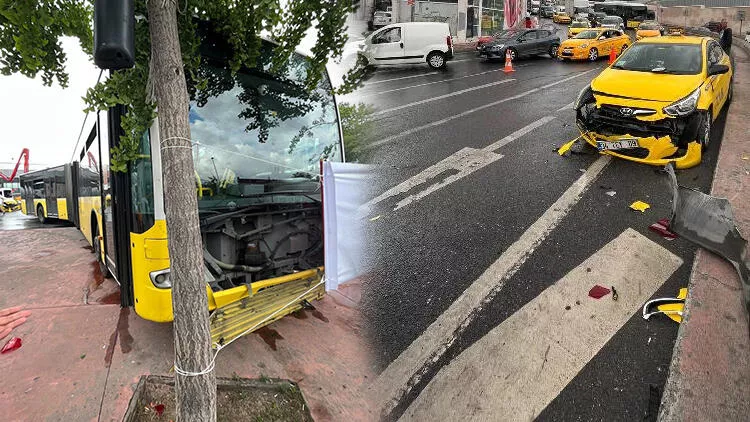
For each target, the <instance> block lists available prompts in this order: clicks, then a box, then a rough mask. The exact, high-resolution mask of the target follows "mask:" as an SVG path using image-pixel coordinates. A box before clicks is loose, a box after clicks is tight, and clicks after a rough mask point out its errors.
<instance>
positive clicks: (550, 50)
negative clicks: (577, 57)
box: [549, 44, 560, 59]
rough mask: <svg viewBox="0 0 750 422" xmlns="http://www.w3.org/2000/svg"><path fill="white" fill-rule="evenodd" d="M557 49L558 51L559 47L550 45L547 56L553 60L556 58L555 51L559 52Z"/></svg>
mask: <svg viewBox="0 0 750 422" xmlns="http://www.w3.org/2000/svg"><path fill="white" fill-rule="evenodd" d="M559 49H560V46H559V45H557V44H552V45H551V46H550V47H549V56H550V57H552V58H553V59H554V58H556V57H557V50H559Z"/></svg>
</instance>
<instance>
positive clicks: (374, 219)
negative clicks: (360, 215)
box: [370, 214, 381, 221]
mask: <svg viewBox="0 0 750 422" xmlns="http://www.w3.org/2000/svg"><path fill="white" fill-rule="evenodd" d="M380 217H381V215H380V214H378V215H376V216H375V217H372V218H371V219H370V221H376V220H378V219H379V218H380Z"/></svg>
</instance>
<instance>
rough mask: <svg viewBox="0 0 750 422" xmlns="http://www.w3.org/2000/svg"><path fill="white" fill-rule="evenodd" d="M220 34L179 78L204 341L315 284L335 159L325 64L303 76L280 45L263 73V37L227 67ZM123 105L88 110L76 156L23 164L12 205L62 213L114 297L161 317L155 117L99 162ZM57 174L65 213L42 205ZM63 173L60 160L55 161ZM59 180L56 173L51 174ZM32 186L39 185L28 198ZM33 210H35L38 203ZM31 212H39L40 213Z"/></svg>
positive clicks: (168, 300)
mask: <svg viewBox="0 0 750 422" xmlns="http://www.w3.org/2000/svg"><path fill="white" fill-rule="evenodd" d="M226 52H227V46H226V44H224V43H223V41H222V40H220V39H216V38H210V37H209V40H208V41H206V40H205V39H204V43H203V46H202V48H201V63H202V64H201V68H200V71H201V72H204V76H206V77H207V78H208V80H209V84H208V87H207V88H205V89H203V90H200V89H195V90H191V104H190V110H189V121H190V129H191V134H192V142H193V160H194V162H195V169H196V173H195V175H194V178H195V184H196V195H197V197H198V208H199V214H200V229H201V233H202V239H203V257H204V268H205V271H204V274H205V281H206V290H207V293H208V302H209V308H210V310H211V311H213V312H212V316H211V328H212V335H213V340H214V342H215V343H216V344H223V343H225V342H227V341H231V340H232V339H233V338H236V337H237V336H238V335H240V334H242V333H245V332H248V331H251V330H254V329H257V328H260V327H262V326H264V325H266V324H268V323H270V322H272V321H275V320H277V319H279V318H281V317H283V316H284V315H287V314H289V313H291V312H294V311H297V310H299V309H301V308H302V307H304V306H308V305H309V301H312V300H313V299H319V298H321V297H322V295H323V294H324V292H325V289H324V286H323V283H322V280H323V278H322V277H323V216H322V192H321V184H320V178H319V174H320V170H319V167H320V164H319V163H320V160H335V161H343V160H344V150H343V140H342V134H341V126H340V122H339V117H338V110H337V107H336V102H335V97H334V95H333V88H332V85H331V83H330V80H329V78H328V76H327V75H325V77H324V78H323V80H322V81H321V82H320V83H319V84H318V86H317V87H316V88H314V89H309V88H306V86H305V79H306V77H307V71H308V69H309V65H310V63H309V59H308V58H307V57H306V56H304V55H302V54H294V55H292V57H291V58H290V59H289V62H288V63H287V66H286V69H285V71H284V72H281V74H278V73H275V74H271V73H270V69H271V59H272V57H273V45H272V44H271V43H270V42H266V41H264V43H263V47H262V52H261V55H260V57H259V58H258V64H257V66H256V67H255V68H253V69H241V70H240V71H239V72H238V73H236V74H235V75H232V73H231V72H230V67H229V64H228V60H227V53H226ZM123 111H124V110H123V109H122V108H120V107H115V108H113V109H110V110H109V111H106V112H99V113H98V114H96V115H95V119H94V120H95V121H94V124H93V127H92V128H91V130H90V132H88V136H87V137H86V138H85V139H84V138H82V139H81V141H83V142H82V145H83V146H82V148H80V150H78V151H77V153H76V161H75V162H73V163H71V164H68V165H65V166H62V167H59V168H56V169H62V170H63V171H62V172H58V170H55V169H49V170H46V171H43V172H37V173H30V174H28V175H24V178H23V183H24V187H25V188H24V193H25V198H26V201H25V209H24V212H26V213H27V214H32V215H38V216H39V215H41V216H42V217H40V219H41V220H43V219H46V218H48V217H55V218H67V219H70V220H71V221H73V222H75V223H76V224H77V225H78V227H79V228H80V230H81V233H82V234H83V235H84V236H85V237H86V239H87V240H88V241H89V243H90V244H91V245H92V249H93V250H94V251H95V253H96V254H97V258H98V259H99V261H100V265H101V267H102V270H103V271H104V272H105V273H106V274H108V275H111V276H112V277H114V279H115V280H117V282H118V283H119V285H120V289H121V291H120V293H121V304H122V306H133V307H134V308H135V311H136V313H137V314H138V315H139V316H141V317H143V318H145V319H147V320H151V321H158V322H168V321H171V320H172V319H173V314H172V297H171V283H172V280H171V279H170V274H169V253H168V249H167V224H166V221H165V214H164V194H163V192H164V188H165V187H164V184H163V182H162V165H163V163H162V161H161V154H160V148H159V145H160V137H159V129H158V122H154V124H153V125H152V127H151V128H150V130H148V131H147V132H146V133H144V134H143V136H142V137H141V139H140V145H139V151H138V154H137V158H136V159H135V160H134V161H133V162H131V163H129V165H128V171H127V172H113V171H111V170H110V166H109V163H110V155H109V151H110V149H111V148H113V147H115V146H117V145H119V144H120V132H121V130H120V119H121V116H122V115H123ZM52 171H54V172H55V177H56V179H54V180H55V181H56V182H55V183H58V185H55V186H60V185H59V183H60V182H59V180H61V179H59V178H58V176H57V175H58V173H59V174H60V175H64V174H70V175H71V177H70V178H69V180H68V182H69V184H64V183H63V184H64V185H65V186H60V187H59V189H60V190H59V191H56V192H58V193H61V192H63V191H65V192H67V191H66V190H65V189H68V188H70V192H71V196H68V197H66V198H65V199H66V201H67V208H66V210H67V217H66V216H65V215H63V214H62V213H61V212H60V211H59V210H60V209H61V208H60V204H61V202H60V199H62V197H61V196H57V197H56V198H58V199H57V201H56V205H57V210H58V211H57V213H53V212H52V211H51V210H52V208H51V207H50V205H51V204H52V203H53V202H55V201H51V200H50V197H49V196H46V197H44V198H42V193H43V192H44V193H46V192H49V189H52V190H53V191H54V190H55V189H57V188H56V187H51V185H50V182H49V180H51V179H49V178H47V179H45V178H41V177H40V178H34V175H35V174H36V175H40V176H41V175H45V174H47V172H52ZM66 172H67V173H66ZM62 180H67V179H65V177H63V179H62ZM38 196H39V198H37V197H38ZM40 210H41V211H40ZM40 212H41V214H40Z"/></svg>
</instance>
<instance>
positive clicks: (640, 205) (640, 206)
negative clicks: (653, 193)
mask: <svg viewBox="0 0 750 422" xmlns="http://www.w3.org/2000/svg"><path fill="white" fill-rule="evenodd" d="M630 208H631V209H633V210H635V211H640V212H646V210H647V209H649V208H651V205H649V204H647V203H645V202H643V201H635V202H633V203H632V204H630Z"/></svg>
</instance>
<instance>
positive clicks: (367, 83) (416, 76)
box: [364, 72, 440, 86]
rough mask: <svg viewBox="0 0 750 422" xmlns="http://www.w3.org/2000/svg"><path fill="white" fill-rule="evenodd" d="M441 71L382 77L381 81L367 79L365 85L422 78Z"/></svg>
mask: <svg viewBox="0 0 750 422" xmlns="http://www.w3.org/2000/svg"><path fill="white" fill-rule="evenodd" d="M438 73H440V72H429V73H420V74H419V75H411V76H401V77H399V78H391V79H381V80H379V81H372V82H370V81H365V82H364V85H365V86H370V85H375V84H382V83H386V82H393V81H400V80H403V79H412V78H422V77H424V76H430V75H437V74H438Z"/></svg>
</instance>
